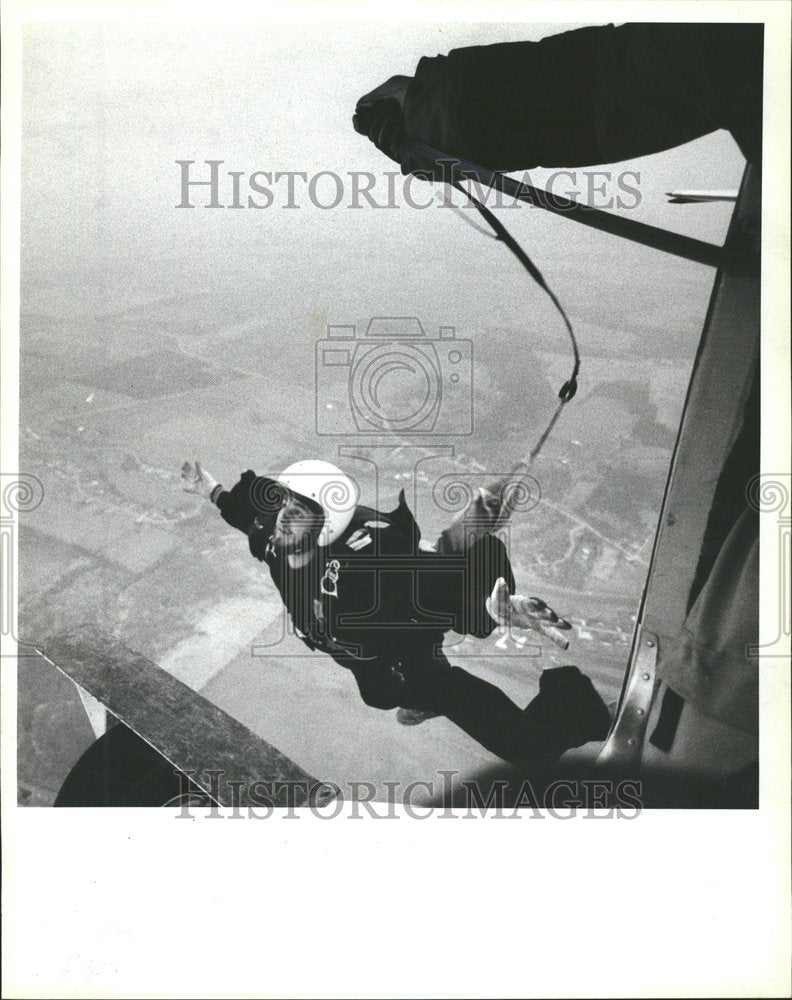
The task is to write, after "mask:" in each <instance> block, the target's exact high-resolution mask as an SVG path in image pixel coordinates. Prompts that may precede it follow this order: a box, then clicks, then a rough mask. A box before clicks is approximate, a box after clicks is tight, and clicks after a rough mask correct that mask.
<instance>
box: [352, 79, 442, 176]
mask: <svg viewBox="0 0 792 1000" xmlns="http://www.w3.org/2000/svg"><path fill="white" fill-rule="evenodd" d="M412 80H413V78H412V77H411V76H392V77H391V78H390V79H389V80H386V81H385V83H383V84H380V86H379V87H375V89H374V90H372V91H370V92H369V93H368V94H365V95H364V96H363V97H361V98H360V100H359V101H358V102H357V104H356V105H355V114H354V115H353V117H352V125H353V127H354V129H355V131H356V132H358V133H359V134H360V135H365V136H367V137H368V138H369V139H370V140H371V142H373V143H374V145H375V146H376V147H377V149H379V150H380V152H382V153H384V154H385V155H386V156H387V157H389V158H390V159H391V160H394V161H395V162H396V163H398V164H399V166H400V167H401V172H402V173H403V174H405V175H406V174H412V173H414V174H417V175H418V176H426V177H430V176H431V174H432V170H431V164H429V163H428V162H427V161H424V160H421V159H419V158H417V157H415V156H414V155H411V154H410V152H409V149H408V145H409V138H408V136H407V133H406V131H405V127H404V101H405V97H406V94H407V88H408V87H409V86H410V84H411V83H412Z"/></svg>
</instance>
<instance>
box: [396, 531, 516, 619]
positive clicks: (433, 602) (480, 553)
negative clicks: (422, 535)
mask: <svg viewBox="0 0 792 1000" xmlns="http://www.w3.org/2000/svg"><path fill="white" fill-rule="evenodd" d="M422 561H423V563H424V565H423V566H422V567H421V569H420V572H419V573H418V575H417V578H416V579H417V587H418V593H417V598H416V604H415V607H416V609H418V610H419V611H422V612H425V613H426V614H427V615H443V616H444V617H445V616H447V620H448V621H449V622H451V623H452V624H449V625H446V626H444V629H446V630H447V629H449V628H450V629H453V631H454V632H458V633H460V635H475V636H478V637H479V638H483V637H486V636H488V635H490V634H491V632H492V631H493V630H494V629H495V628H496V625H497V623H496V621H495V619H494V618H492V617H491V616H490V615H489V613H488V612H487V608H486V602H487V598H488V597H489V596H490V594H491V593H492V590H493V588H494V586H495V584H496V583H497V582H498V580H500V579H504V580H506V583H507V585H508V586H509V588H510V589H511V590H514V574H513V573H512V568H511V563H510V562H509V555H508V552H507V551H506V546H505V545H504V544H503V542H502V541H501V540H500V538H498V537H497V536H495V535H484V536H483V537H481V538H479V539H477V540H476V541H475V542H474V543H473V544H472V545H470V546H469V547H468V548H467V550H466V551H465V552H464V553H462V554H459V553H455V554H454V555H453V556H451V555H445V554H444V555H441V554H439V553H438V554H437V555H434V554H427V555H426V556H425V557H424V556H422Z"/></svg>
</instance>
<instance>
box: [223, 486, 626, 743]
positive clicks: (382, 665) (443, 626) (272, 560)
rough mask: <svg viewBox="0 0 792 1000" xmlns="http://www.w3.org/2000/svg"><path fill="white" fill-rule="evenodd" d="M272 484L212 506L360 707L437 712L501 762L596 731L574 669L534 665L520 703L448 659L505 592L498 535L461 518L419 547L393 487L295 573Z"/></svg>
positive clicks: (597, 711) (484, 629) (476, 632)
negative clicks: (432, 543) (386, 506)
mask: <svg viewBox="0 0 792 1000" xmlns="http://www.w3.org/2000/svg"><path fill="white" fill-rule="evenodd" d="M281 490H282V488H281ZM277 491H278V487H277V485H276V484H275V483H274V482H273V481H272V480H267V479H265V478H264V477H257V476H255V474H254V473H253V472H251V471H249V470H248V471H247V472H245V473H244V474H243V475H242V478H241V480H240V481H239V482H238V483H237V484H236V485H235V486H234V487H233V489H231V490H230V491H220V492H219V494H218V495H217V496H216V498H215V502H216V504H217V506H218V507H219V509H220V512H221V514H222V516H223V519H224V520H225V521H226V522H228V523H229V524H231V525H232V526H233V527H235V528H238V529H239V530H241V531H244V532H246V533H247V535H248V542H249V547H250V551H251V553H252V554H253V555H254V556H255V557H256V558H257V559H259V560H261V561H263V562H266V563H267V565H268V567H269V570H270V574H271V576H272V580H273V582H274V584H275V586H276V588H277V589H278V592H279V593H280V595H281V598H282V599H283V602H284V604H285V606H286V608H287V610H288V611H289V614H290V616H291V618H292V622H293V624H294V627H295V630H296V632H297V634H298V636H299V637H300V638H301V639H302V640H303V642H305V643H306V645H307V646H308V647H309V648H310V649H317V650H320V651H322V652H326V653H327V654H328V655H330V656H331V657H332V658H333V659H334V660H335V661H336V663H339V664H340V665H341V666H343V667H346V668H347V669H349V670H350V671H351V672H352V674H353V675H354V677H355V680H356V681H357V685H358V688H359V690H360V694H361V697H362V698H363V701H364V702H365V703H366V704H367V705H371V706H372V707H375V708H381V709H392V708H397V707H402V708H419V709H425V710H430V711H434V712H437V713H438V714H441V715H444V716H446V717H447V718H449V719H450V720H451V721H452V722H454V723H455V724H456V725H458V726H459V727H460V728H461V729H463V730H464V731H465V732H466V733H468V734H469V735H470V736H472V737H473V738H474V739H475V740H476V741H477V742H479V743H481V744H482V745H483V746H484V747H486V748H487V749H488V750H490V751H491V752H492V753H494V754H496V755H497V756H499V757H502V758H503V759H504V760H508V761H511V762H513V763H519V762H523V761H527V760H529V759H536V758H538V757H554V756H558V755H559V754H560V753H562V752H563V751H564V750H565V749H568V748H569V747H572V746H578V745H580V744H581V743H584V742H587V741H588V740H591V739H597V738H603V737H604V735H605V733H606V732H607V728H608V723H609V717H608V713H607V709H606V708H605V706H604V704H603V703H602V701H601V699H600V698H599V696H598V695H597V693H596V691H595V690H594V688H593V685H592V684H591V682H590V681H589V680H588V678H586V677H584V676H583V675H582V674H581V673H580V671H578V669H577V668H576V667H561V668H556V669H554V670H547V671H544V673H543V675H542V679H541V682H540V693H539V695H538V696H537V698H536V699H534V701H533V702H531V704H530V705H529V706H528V707H527V708H526V709H521V708H520V707H519V706H517V705H516V704H515V703H514V702H513V701H511V699H510V698H508V697H507V696H506V695H505V694H504V693H503V692H502V691H501V690H500V689H499V688H497V687H495V685H493V684H489V683H488V682H487V681H484V680H481V679H480V678H478V677H475V676H474V675H473V674H470V673H468V672H467V671H466V670H463V669H461V668H460V667H454V666H451V664H450V663H449V662H448V660H447V658H446V656H445V654H444V652H443V649H442V642H443V636H444V634H445V633H446V632H448V631H449V630H452V629H453V630H454V631H456V632H458V633H460V634H462V635H473V636H478V637H485V636H488V635H490V633H491V632H492V631H493V629H494V628H495V627H496V624H495V622H494V621H493V620H492V619H491V618H490V616H489V615H488V613H487V611H486V608H485V600H486V598H487V597H488V596H489V594H490V593H491V592H492V588H493V586H494V585H495V582H496V581H497V579H498V578H499V577H503V578H504V579H505V580H506V583H507V585H508V586H509V589H510V591H512V592H513V590H514V576H513V574H512V570H511V566H510V564H509V558H508V554H507V552H506V549H505V547H504V545H503V543H502V542H501V541H500V539H499V538H497V537H495V536H494V535H492V534H490V533H488V532H487V531H484V530H481V531H477V530H476V528H475V524H473V525H472V526H471V530H470V531H467V532H464V533H460V532H458V531H454V532H450V531H446V532H444V533H443V535H441V537H440V539H439V540H438V545H437V548H438V549H439V551H438V552H425V551H421V550H420V549H419V547H418V542H419V540H420V532H419V530H418V526H417V524H416V523H415V520H414V518H413V516H412V513H411V512H410V510H409V508H408V506H407V504H406V502H405V499H404V494H403V492H402V494H401V495H400V497H399V506H398V507H397V508H396V509H395V510H394V511H392V512H390V513H381V512H379V511H375V510H372V509H371V508H368V507H362V506H359V507H357V508H356V510H355V513H354V516H353V519H352V522H351V523H350V525H349V526H348V528H347V529H346V530H345V531H344V532H343V534H342V535H341V536H340V537H339V538H337V539H336V540H335V541H334V542H333V543H332V544H331V545H330V546H328V547H326V548H322V549H318V550H317V555H316V556H315V558H314V559H313V560H312V562H310V563H309V564H308V565H307V566H305V567H303V568H301V569H296V570H295V569H294V568H292V567H291V566H290V565H289V563H288V560H287V559H286V557H285V556H283V555H281V554H279V553H278V552H277V551H276V550H275V549H274V547H273V546H272V544H271V543H270V536H271V534H272V530H273V527H274V522H275V518H276V516H277V509H278V507H279V505H280V503H279V500H277V498H276V500H275V502H266V503H265V502H262V498H263V497H264V496H265V495H272V494H273V493H274V494H275V495H276V497H277ZM281 497H282V493H281ZM460 537H462V540H461V541H460Z"/></svg>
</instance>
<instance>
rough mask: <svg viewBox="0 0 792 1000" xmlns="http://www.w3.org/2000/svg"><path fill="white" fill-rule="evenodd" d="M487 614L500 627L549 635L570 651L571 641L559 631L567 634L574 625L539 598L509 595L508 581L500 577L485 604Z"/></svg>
mask: <svg viewBox="0 0 792 1000" xmlns="http://www.w3.org/2000/svg"><path fill="white" fill-rule="evenodd" d="M486 608H487V612H488V614H489V615H490V617H491V618H493V619H494V620H495V621H496V622H497V623H498V625H506V626H509V627H512V628H519V629H533V630H534V631H535V632H541V633H542V635H545V636H547V638H548V639H550V640H551V641H552V642H554V643H555V644H556V646H560V647H561V649H568V648H569V640H568V639H567V638H566V637H565V636H564V635H562V634H561V632H560V631H559V629H563V630H564V631H568V630H569V629H571V628H572V625H571V624H570V623H569V622H568V621H567V620H566V618H559V617H558V615H557V614H556V613H555V611H553V609H552V608H551V607H549V606H548V605H547V604H546V603H545V602H544V601H543V600H541V598H539V597H522V596H521V595H519V594H514V595H511V594H509V588H508V586H507V584H506V581H505V580H504V579H503V578H502V577H501V578H500V579H499V580H498V581H497V583H496V584H495V586H494V587H493V590H492V593H491V594H490V596H489V597H488V598H487V601H486Z"/></svg>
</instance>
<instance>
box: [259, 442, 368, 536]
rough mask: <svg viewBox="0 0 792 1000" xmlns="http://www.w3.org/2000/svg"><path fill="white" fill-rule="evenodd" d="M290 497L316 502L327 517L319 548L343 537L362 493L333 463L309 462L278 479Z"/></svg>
mask: <svg viewBox="0 0 792 1000" xmlns="http://www.w3.org/2000/svg"><path fill="white" fill-rule="evenodd" d="M278 482H279V483H282V484H283V485H284V486H285V487H286V489H287V490H289V492H290V493H296V494H297V495H298V496H299V497H302V498H304V499H306V500H311V501H313V503H314V504H316V505H317V506H318V507H320V508H321V510H322V513H323V514H324V525H323V526H322V530H321V531H320V533H319V537H318V538H317V540H316V544H317V545H321V546H324V545H329V544H330V543H331V542H333V541H335V540H336V538H338V536H339V535H341V534H343V532H344V531H345V530H346V528H347V527H349V523H350V521H351V520H352V517H353V515H354V513H355V508H356V507H357V504H358V497H359V491H358V488H357V484H356V483H355V482H354V480H352V479H350V478H349V476H348V475H347V474H346V473H345V472H342V471H341V469H339V468H337V467H336V466H335V465H331V463H330V462H320V461H319V460H318V459H312V458H309V459H307V460H305V461H303V462H295V463H294V464H293V465H290V466H289V467H288V469H284V470H283V472H282V473H281V474H280V475H279V476H278Z"/></svg>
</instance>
